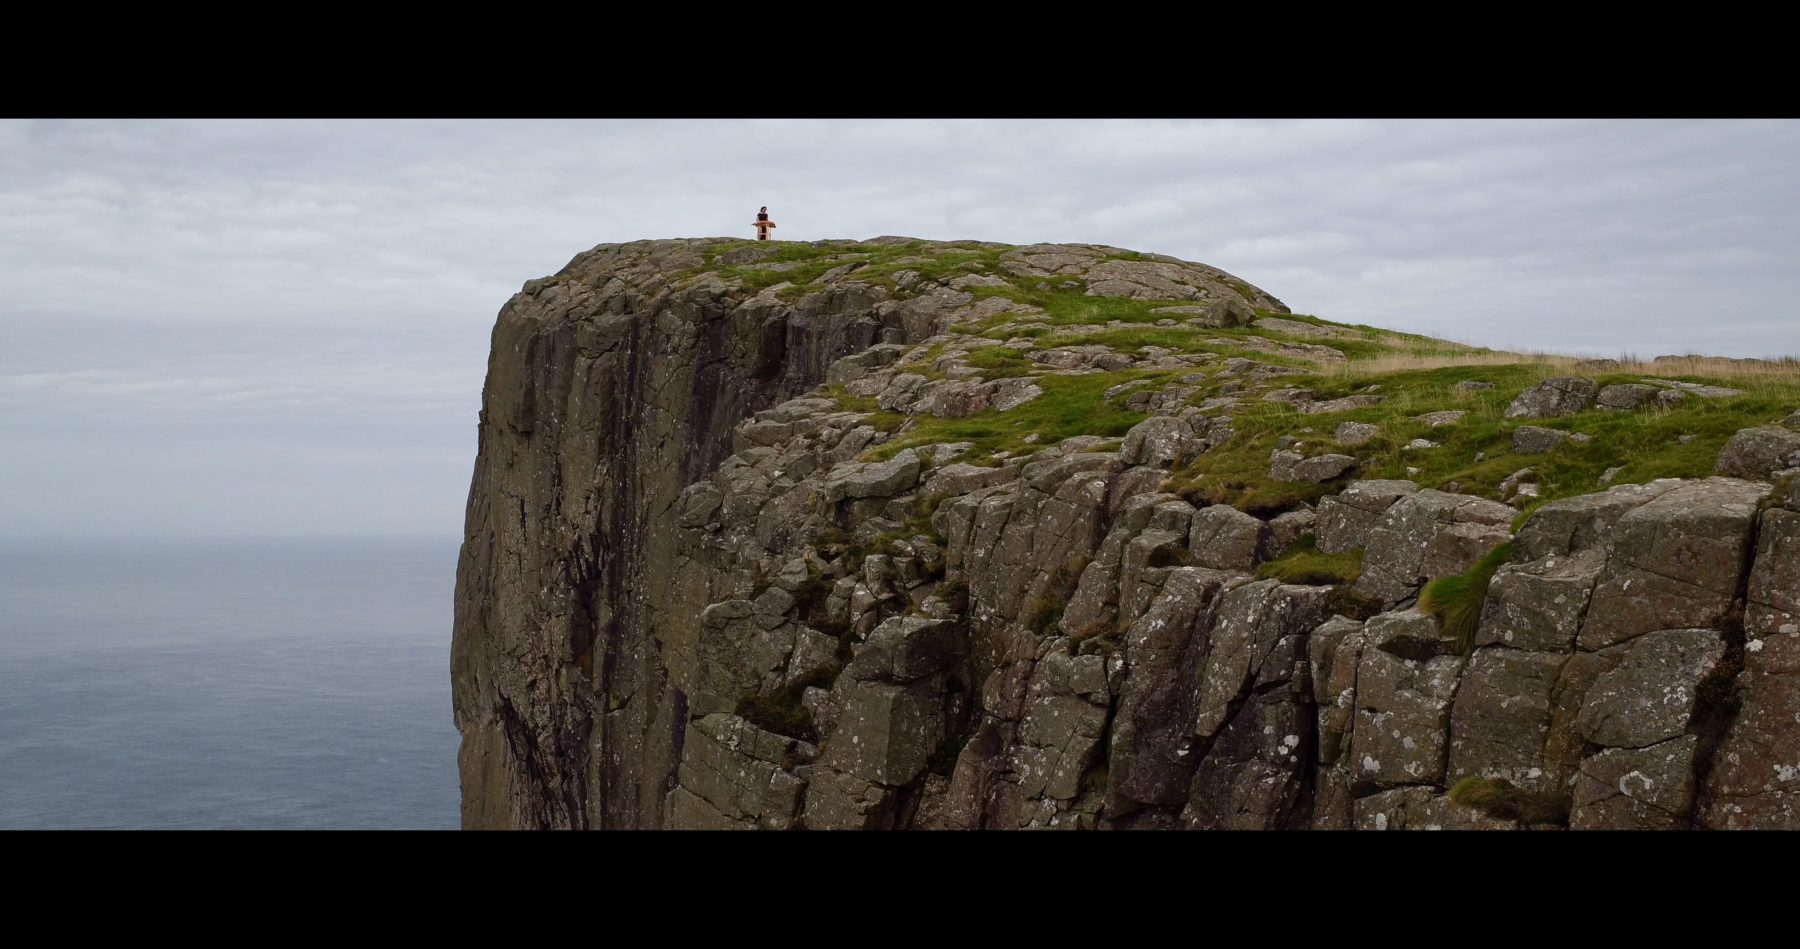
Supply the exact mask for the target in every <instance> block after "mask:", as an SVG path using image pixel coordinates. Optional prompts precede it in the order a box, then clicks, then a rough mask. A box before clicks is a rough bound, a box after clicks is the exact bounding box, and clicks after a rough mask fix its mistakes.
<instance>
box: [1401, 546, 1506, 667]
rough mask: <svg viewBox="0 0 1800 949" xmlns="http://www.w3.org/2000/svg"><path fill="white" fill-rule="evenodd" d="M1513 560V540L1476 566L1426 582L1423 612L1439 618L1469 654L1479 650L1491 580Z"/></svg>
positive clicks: (1421, 601)
mask: <svg viewBox="0 0 1800 949" xmlns="http://www.w3.org/2000/svg"><path fill="white" fill-rule="evenodd" d="M1511 559H1512V542H1511V541H1508V542H1506V543H1504V544H1501V545H1500V546H1498V547H1496V548H1494V549H1493V550H1491V551H1489V552H1488V555H1487V556H1485V557H1483V558H1481V559H1480V560H1478V561H1476V562H1475V565H1474V566H1472V567H1470V568H1469V569H1468V570H1465V571H1464V572H1462V573H1461V574H1459V575H1457V576H1454V577H1442V578H1439V579H1437V580H1433V581H1431V582H1430V583H1428V584H1426V585H1425V589H1424V590H1423V591H1422V592H1421V593H1420V594H1419V611H1420V612H1422V613H1424V614H1425V615H1427V616H1431V617H1435V618H1436V619H1437V621H1438V628H1439V629H1441V630H1443V631H1444V635H1446V636H1449V637H1451V638H1452V639H1455V640H1456V646H1457V648H1458V649H1461V650H1462V651H1463V654H1464V655H1468V654H1469V653H1470V652H1472V651H1474V649H1475V629H1476V627H1477V626H1479V625H1480V624H1481V607H1482V605H1483V604H1484V603H1486V602H1487V588H1488V582H1489V581H1491V580H1493V579H1494V573H1495V571H1497V570H1499V569H1500V567H1501V566H1502V565H1503V564H1505V563H1506V562H1507V561H1508V560H1511Z"/></svg>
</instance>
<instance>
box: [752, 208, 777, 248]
mask: <svg viewBox="0 0 1800 949" xmlns="http://www.w3.org/2000/svg"><path fill="white" fill-rule="evenodd" d="M774 226H775V222H774V221H771V220H769V206H768V205H766V204H765V205H763V209H762V210H761V211H758V212H756V239H757V240H759V241H766V240H768V239H769V230H770V229H771V228H773V227H774Z"/></svg>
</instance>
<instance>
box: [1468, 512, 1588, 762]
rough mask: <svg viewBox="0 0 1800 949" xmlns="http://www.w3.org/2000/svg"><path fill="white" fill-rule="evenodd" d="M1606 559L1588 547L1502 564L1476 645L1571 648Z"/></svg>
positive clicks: (1490, 591) (1489, 593) (1491, 585)
mask: <svg viewBox="0 0 1800 949" xmlns="http://www.w3.org/2000/svg"><path fill="white" fill-rule="evenodd" d="M1514 549H1515V551H1516V550H1517V549H1518V543H1517V541H1515V542H1514ZM1605 565H1606V552H1605V551H1603V550H1600V549H1598V548H1588V549H1586V550H1582V551H1580V552H1579V553H1575V554H1568V555H1563V556H1554V555H1553V556H1549V557H1545V558H1544V559H1542V560H1533V561H1530V562H1528V563H1509V564H1505V565H1503V566H1501V568H1500V569H1499V570H1498V571H1496V572H1495V573H1494V579H1493V581H1492V582H1490V583H1489V584H1488V590H1487V602H1486V604H1485V605H1484V606H1483V608H1482V612H1481V625H1480V627H1479V628H1478V629H1477V630H1476V633H1475V645H1476V646H1477V647H1480V646H1487V645H1501V646H1508V647H1510V648H1513V649H1525V650H1535V651H1545V652H1557V653H1566V652H1568V651H1569V650H1570V649H1572V648H1574V645H1575V634H1576V632H1577V631H1579V629H1580V628H1581V617H1582V616H1583V615H1584V614H1585V613H1586V612H1587V606H1588V597H1589V596H1591V595H1592V593H1593V590H1594V584H1595V583H1596V582H1598V581H1599V579H1600V571H1601V569H1602V568H1603V567H1604V566H1605ZM1514 783H1515V784H1516V783H1518V782H1517V781H1514Z"/></svg>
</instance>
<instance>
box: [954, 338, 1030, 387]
mask: <svg viewBox="0 0 1800 949" xmlns="http://www.w3.org/2000/svg"><path fill="white" fill-rule="evenodd" d="M963 362H964V363H966V364H968V365H970V366H972V367H974V368H976V369H979V370H981V375H982V378H985V379H1005V378H1007V377H1010V376H1023V375H1028V374H1030V373H1033V372H1037V371H1039V368H1038V366H1037V365H1036V364H1034V363H1032V362H1031V361H1030V360H1028V359H1026V358H1025V353H1024V352H1022V351H1020V350H1017V349H1008V348H1007V347H1005V346H988V347H986V348H984V349H972V350H970V351H969V352H968V353H966V354H965V355H964V356H963Z"/></svg>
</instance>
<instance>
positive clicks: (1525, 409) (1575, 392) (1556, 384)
mask: <svg viewBox="0 0 1800 949" xmlns="http://www.w3.org/2000/svg"><path fill="white" fill-rule="evenodd" d="M1599 390H1600V386H1599V385H1598V384H1597V383H1595V382H1594V380H1592V379H1583V378H1580V377H1578V376H1558V377H1556V378H1553V379H1545V380H1544V381H1543V382H1540V383H1538V384H1537V385H1535V386H1532V387H1531V388H1529V389H1526V390H1525V391H1524V392H1522V393H1520V394H1519V397H1518V398H1516V399H1514V400H1513V402H1512V404H1511V405H1509V406H1507V407H1506V417H1507V418H1556V417H1558V416H1562V415H1574V414H1575V413H1577V412H1580V411H1583V410H1585V409H1586V408H1587V407H1588V406H1590V405H1593V404H1594V398H1595V397H1596V395H1598V393H1599Z"/></svg>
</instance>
